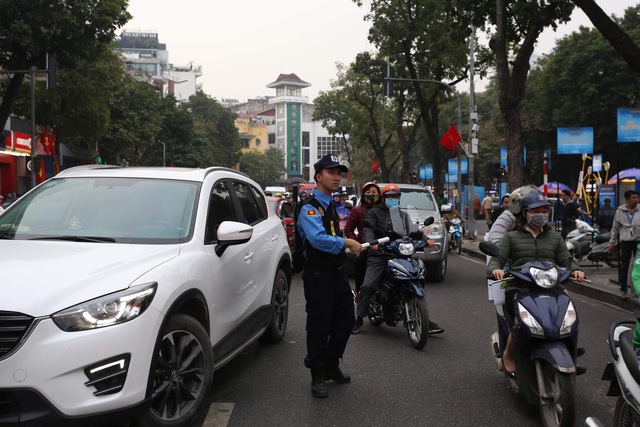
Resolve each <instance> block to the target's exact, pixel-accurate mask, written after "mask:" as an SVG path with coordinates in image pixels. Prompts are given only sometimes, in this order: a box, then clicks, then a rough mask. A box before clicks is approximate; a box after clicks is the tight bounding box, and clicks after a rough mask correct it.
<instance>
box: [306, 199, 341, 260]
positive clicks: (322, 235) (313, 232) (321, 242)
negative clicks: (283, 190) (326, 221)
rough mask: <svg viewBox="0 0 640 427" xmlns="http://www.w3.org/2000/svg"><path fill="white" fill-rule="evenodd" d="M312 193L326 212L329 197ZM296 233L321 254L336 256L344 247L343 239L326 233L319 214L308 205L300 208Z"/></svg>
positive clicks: (329, 200)
mask: <svg viewBox="0 0 640 427" xmlns="http://www.w3.org/2000/svg"><path fill="white" fill-rule="evenodd" d="M312 193H313V195H314V196H315V198H316V199H317V200H318V201H319V202H320V205H322V208H323V209H324V210H325V211H326V210H327V208H328V206H329V203H330V202H331V196H329V195H328V194H324V193H321V192H320V191H313V192H312ZM336 231H338V230H336ZM298 232H299V233H300V237H302V241H303V242H304V239H307V240H308V241H309V243H311V246H313V247H314V248H315V249H317V250H319V251H322V252H327V253H330V254H333V255H336V254H338V253H339V252H340V251H341V250H342V248H343V247H344V239H343V238H342V237H338V236H331V235H330V234H327V231H326V230H325V229H324V226H323V225H322V215H321V213H320V212H318V210H317V209H316V208H315V207H313V206H312V205H310V204H306V205H303V206H302V208H300V215H299V216H298ZM305 254H306V251H305Z"/></svg>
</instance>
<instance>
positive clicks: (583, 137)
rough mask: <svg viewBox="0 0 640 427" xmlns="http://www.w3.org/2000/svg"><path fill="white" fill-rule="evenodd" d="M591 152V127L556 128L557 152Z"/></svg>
mask: <svg viewBox="0 0 640 427" xmlns="http://www.w3.org/2000/svg"><path fill="white" fill-rule="evenodd" d="M583 153H586V154H591V153H593V128H592V127H591V128H589V127H586V128H558V154H583Z"/></svg>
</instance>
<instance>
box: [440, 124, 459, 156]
mask: <svg viewBox="0 0 640 427" xmlns="http://www.w3.org/2000/svg"><path fill="white" fill-rule="evenodd" d="M460 141H462V138H460V134H459V133H458V130H457V129H456V127H455V125H451V126H449V129H447V131H446V132H445V133H444V135H442V138H440V145H442V146H444V147H447V148H448V149H449V150H451V154H454V153H455V151H456V146H457V145H458V142H460Z"/></svg>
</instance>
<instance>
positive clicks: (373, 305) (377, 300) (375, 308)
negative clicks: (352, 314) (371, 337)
mask: <svg viewBox="0 0 640 427" xmlns="http://www.w3.org/2000/svg"><path fill="white" fill-rule="evenodd" d="M383 321H384V312H383V310H382V301H381V297H380V294H378V293H377V292H376V293H374V294H373V296H372V297H371V301H370V302H369V323H371V324H372V325H373V326H380V325H382V322H383Z"/></svg>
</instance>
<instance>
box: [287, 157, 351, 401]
mask: <svg viewBox="0 0 640 427" xmlns="http://www.w3.org/2000/svg"><path fill="white" fill-rule="evenodd" d="M313 166H314V169H315V175H314V179H315V181H316V183H317V187H316V188H315V189H314V190H313V191H312V193H311V196H310V197H308V198H307V199H306V200H305V201H304V202H303V204H302V206H301V207H300V213H299V215H298V224H297V228H298V232H299V233H300V237H301V239H302V242H303V247H304V256H305V259H306V260H305V265H304V271H303V272H302V282H303V285H304V296H305V299H306V311H307V327H306V329H307V356H306V357H305V359H304V365H305V366H306V367H307V368H309V369H310V370H311V393H312V394H313V396H315V397H327V396H328V395H329V392H328V390H327V386H326V384H325V380H333V381H335V382H336V383H339V384H345V383H348V382H350V381H351V377H350V376H349V375H347V374H344V373H343V372H342V371H341V370H340V368H339V366H338V365H339V360H340V359H341V358H342V354H343V353H344V350H345V348H346V346H347V341H348V340H349V336H350V334H351V329H352V328H353V322H354V305H353V294H352V293H351V286H350V284H349V279H348V277H347V273H346V271H345V269H344V268H343V265H344V262H345V259H346V253H345V248H348V249H349V250H350V251H352V252H353V253H355V254H358V253H359V252H360V251H361V249H362V246H361V245H360V243H359V242H358V241H356V240H354V239H345V238H343V237H341V233H340V228H339V220H340V218H339V217H338V214H337V212H336V210H335V207H334V206H333V203H332V201H331V193H332V192H334V191H336V190H337V188H338V186H339V184H340V180H341V178H342V175H341V173H342V172H347V171H348V169H347V167H346V166H345V165H341V164H340V163H339V161H338V157H337V156H335V155H334V154H328V155H326V156H324V157H323V158H322V159H320V160H318V162H316V164H314V165H313Z"/></svg>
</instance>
